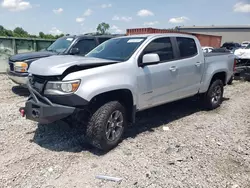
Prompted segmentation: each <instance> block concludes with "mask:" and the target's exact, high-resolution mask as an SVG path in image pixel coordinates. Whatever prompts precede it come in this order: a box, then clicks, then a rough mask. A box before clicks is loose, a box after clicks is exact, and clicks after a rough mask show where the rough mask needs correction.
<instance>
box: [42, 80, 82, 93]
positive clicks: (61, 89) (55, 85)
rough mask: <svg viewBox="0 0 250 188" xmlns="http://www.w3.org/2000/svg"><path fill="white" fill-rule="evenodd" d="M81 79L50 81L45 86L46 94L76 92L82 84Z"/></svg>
mask: <svg viewBox="0 0 250 188" xmlns="http://www.w3.org/2000/svg"><path fill="white" fill-rule="evenodd" d="M80 83H81V81H80V80H72V81H61V82H52V81H51V82H48V83H47V84H46V87H45V91H44V94H45V95H65V94H70V93H74V92H76V91H77V89H78V87H79V86H80Z"/></svg>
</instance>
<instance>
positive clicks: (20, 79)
mask: <svg viewBox="0 0 250 188" xmlns="http://www.w3.org/2000/svg"><path fill="white" fill-rule="evenodd" d="M6 72H7V75H8V77H9V79H11V80H12V81H13V82H14V83H16V84H19V85H23V86H26V84H27V81H28V74H18V73H15V72H13V71H10V70H9V69H7V70H6Z"/></svg>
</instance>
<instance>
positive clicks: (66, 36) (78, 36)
mask: <svg viewBox="0 0 250 188" xmlns="http://www.w3.org/2000/svg"><path fill="white" fill-rule="evenodd" d="M117 36H123V35H113V34H110V35H109V34H106V35H98V34H79V35H65V36H63V37H61V38H113V37H117Z"/></svg>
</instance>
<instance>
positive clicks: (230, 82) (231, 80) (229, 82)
mask: <svg viewBox="0 0 250 188" xmlns="http://www.w3.org/2000/svg"><path fill="white" fill-rule="evenodd" d="M233 80H234V78H233V76H232V77H231V78H230V80H229V81H228V83H227V84H228V85H232V84H233Z"/></svg>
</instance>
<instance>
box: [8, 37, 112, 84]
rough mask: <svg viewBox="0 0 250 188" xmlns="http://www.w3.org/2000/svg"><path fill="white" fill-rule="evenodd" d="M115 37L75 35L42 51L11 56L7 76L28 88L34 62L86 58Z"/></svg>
mask: <svg viewBox="0 0 250 188" xmlns="http://www.w3.org/2000/svg"><path fill="white" fill-rule="evenodd" d="M113 37H115V35H74V36H64V37H61V38H59V39H57V40H56V41H55V42H53V43H52V44H51V45H50V46H49V47H48V48H46V49H43V50H41V51H38V52H28V53H21V54H16V55H13V56H11V57H10V58H9V66H8V68H7V75H8V77H9V78H10V79H11V80H12V81H13V82H15V83H17V84H19V85H21V86H24V87H26V82H27V79H28V68H29V66H30V64H31V63H32V62H33V61H35V60H38V59H40V58H43V57H49V56H52V55H82V56H84V55H85V54H87V53H88V52H90V51H91V50H92V49H93V48H95V47H96V46H98V45H99V44H101V43H102V42H104V41H106V40H108V39H110V38H113Z"/></svg>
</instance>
